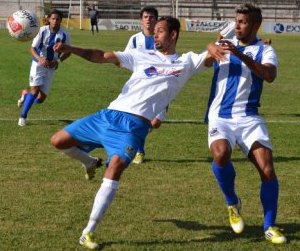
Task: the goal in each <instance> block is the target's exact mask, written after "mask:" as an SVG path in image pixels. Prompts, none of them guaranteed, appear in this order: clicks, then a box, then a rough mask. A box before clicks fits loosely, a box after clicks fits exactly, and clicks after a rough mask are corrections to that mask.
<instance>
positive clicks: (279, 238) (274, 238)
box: [265, 227, 287, 244]
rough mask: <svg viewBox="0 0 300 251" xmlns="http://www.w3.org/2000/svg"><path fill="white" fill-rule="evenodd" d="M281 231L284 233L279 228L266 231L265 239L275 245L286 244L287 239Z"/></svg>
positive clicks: (270, 228)
mask: <svg viewBox="0 0 300 251" xmlns="http://www.w3.org/2000/svg"><path fill="white" fill-rule="evenodd" d="M280 231H282V229H280V228H279V227H269V228H268V230H267V231H265V238H266V239H267V240H268V241H270V242H272V243H273V244H283V243H286V241H287V240H286V237H285V236H284V235H283V234H282V233H281V232H280Z"/></svg>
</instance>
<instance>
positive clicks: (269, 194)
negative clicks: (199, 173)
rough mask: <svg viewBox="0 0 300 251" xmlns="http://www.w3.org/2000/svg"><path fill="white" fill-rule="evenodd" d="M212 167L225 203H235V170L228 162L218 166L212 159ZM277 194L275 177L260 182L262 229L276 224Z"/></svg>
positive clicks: (236, 200)
mask: <svg viewBox="0 0 300 251" xmlns="http://www.w3.org/2000/svg"><path fill="white" fill-rule="evenodd" d="M212 169H213V172H214V174H215V177H216V179H217V181H218V183H219V186H220V188H221V190H222V192H223V194H224V196H225V199H226V202H227V204H228V205H229V206H230V205H234V204H237V203H238V197H237V195H236V194H235V191H234V179H235V170H234V168H233V165H232V163H231V162H229V163H228V164H227V165H226V166H225V167H219V166H217V165H216V163H215V162H214V161H213V163H212ZM278 194H279V185H278V180H277V178H275V179H274V180H271V181H263V182H262V183H261V189H260V200H261V203H262V206H263V209H264V231H266V230H267V229H268V228H269V227H273V226H275V225H276V216H277V203H278Z"/></svg>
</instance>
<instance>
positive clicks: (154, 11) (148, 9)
mask: <svg viewBox="0 0 300 251" xmlns="http://www.w3.org/2000/svg"><path fill="white" fill-rule="evenodd" d="M144 12H147V13H151V14H153V15H154V17H155V19H156V20H157V19H158V11H157V9H156V8H155V7H152V6H146V7H144V8H143V9H142V10H141V12H140V19H142V17H143V14H144Z"/></svg>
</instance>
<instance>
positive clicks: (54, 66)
mask: <svg viewBox="0 0 300 251" xmlns="http://www.w3.org/2000/svg"><path fill="white" fill-rule="evenodd" d="M57 67H58V62H57V61H56V60H52V61H51V62H50V64H49V68H52V69H55V70H56V69H57Z"/></svg>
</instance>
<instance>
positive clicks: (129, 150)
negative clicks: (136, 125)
mask: <svg viewBox="0 0 300 251" xmlns="http://www.w3.org/2000/svg"><path fill="white" fill-rule="evenodd" d="M125 153H126V154H127V155H128V156H129V157H130V158H134V156H135V154H136V150H135V149H134V148H133V147H132V146H127V147H126V149H125Z"/></svg>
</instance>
